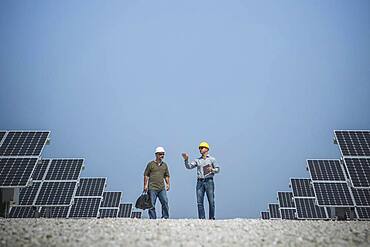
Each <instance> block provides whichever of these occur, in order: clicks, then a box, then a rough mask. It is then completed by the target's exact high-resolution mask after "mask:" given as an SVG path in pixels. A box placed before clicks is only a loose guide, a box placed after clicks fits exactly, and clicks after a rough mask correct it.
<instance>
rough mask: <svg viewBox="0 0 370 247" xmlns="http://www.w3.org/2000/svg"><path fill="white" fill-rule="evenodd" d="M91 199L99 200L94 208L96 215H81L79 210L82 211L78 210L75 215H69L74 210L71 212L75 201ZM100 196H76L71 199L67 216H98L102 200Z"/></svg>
mask: <svg viewBox="0 0 370 247" xmlns="http://www.w3.org/2000/svg"><path fill="white" fill-rule="evenodd" d="M89 199H91V200H93V199H97V200H100V201H99V205H98V206H97V208H96V215H91V216H90V215H89V216H84V215H83V216H81V212H83V211H78V213H77V214H76V215H71V214H73V213H75V212H73V210H74V206H75V203H77V202H78V201H79V200H89ZM102 199H103V198H102V197H98V196H81V197H80V196H78V197H77V196H76V197H75V198H74V200H73V204H72V205H71V207H70V209H69V212H68V218H98V217H99V211H100V204H101V201H102Z"/></svg>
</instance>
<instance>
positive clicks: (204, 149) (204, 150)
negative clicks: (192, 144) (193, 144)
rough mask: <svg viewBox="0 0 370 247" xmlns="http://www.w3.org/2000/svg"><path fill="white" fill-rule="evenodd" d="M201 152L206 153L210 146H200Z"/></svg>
mask: <svg viewBox="0 0 370 247" xmlns="http://www.w3.org/2000/svg"><path fill="white" fill-rule="evenodd" d="M199 152H200V153H201V154H202V155H203V154H205V153H207V152H208V148H206V147H200V148H199Z"/></svg>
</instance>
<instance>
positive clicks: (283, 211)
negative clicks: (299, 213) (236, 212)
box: [280, 208, 296, 220]
mask: <svg viewBox="0 0 370 247" xmlns="http://www.w3.org/2000/svg"><path fill="white" fill-rule="evenodd" d="M295 211H296V210H295V208H280V215H281V218H282V219H283V220H294V219H296V216H295Z"/></svg>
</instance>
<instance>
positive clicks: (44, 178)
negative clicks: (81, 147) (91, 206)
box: [30, 158, 85, 209]
mask: <svg viewBox="0 0 370 247" xmlns="http://www.w3.org/2000/svg"><path fill="white" fill-rule="evenodd" d="M52 160H82V166H81V168H80V170H79V171H80V172H79V175H78V178H77V179H73V180H47V179H46V175H47V173H48V171H49V168H50V166H51V163H52ZM41 161H48V164H47V168H46V170H45V172H44V174H43V179H42V180H33V181H32V182H39V183H41V184H40V187H39V189H38V191H37V193H36V195H35V198H34V202H33V204H32V205H30V206H37V207H40V208H41V209H42V207H69V206H71V205H72V203H73V199H74V197H75V194H76V191H77V184H78V181H79V179H80V175H81V172H82V170H83V167H84V162H85V159H84V158H44V159H42V160H41ZM49 182H54V183H65V182H73V183H75V186H74V189H73V193H72V195H71V200H70V202H69V204H37V200H38V198H39V196H40V193H41V189H42V186H43V184H44V183H49Z"/></svg>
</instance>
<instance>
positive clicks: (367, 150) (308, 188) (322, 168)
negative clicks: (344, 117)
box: [261, 130, 370, 220]
mask: <svg viewBox="0 0 370 247" xmlns="http://www.w3.org/2000/svg"><path fill="white" fill-rule="evenodd" d="M334 141H335V143H336V144H338V146H339V149H340V152H341V159H332V160H330V159H309V160H307V161H306V163H307V170H308V171H309V174H310V178H292V179H290V187H291V188H292V195H293V196H292V198H293V202H294V207H291V208H288V206H289V207H290V206H292V204H290V203H291V202H290V201H289V196H288V195H289V194H288V193H282V192H278V202H279V204H278V205H276V204H269V211H268V212H269V213H270V217H271V218H275V219H276V218H282V219H292V218H293V215H294V214H295V216H296V217H297V219H327V218H338V219H347V220H348V219H355V218H357V219H361V220H370V131H368V130H367V131H353V130H340V131H334ZM277 207H279V211H280V215H278V214H277V213H276V208H277ZM265 213H266V212H264V214H262V212H261V218H262V219H267V217H265V215H266V214H265ZM278 216H279V217H278Z"/></svg>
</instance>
